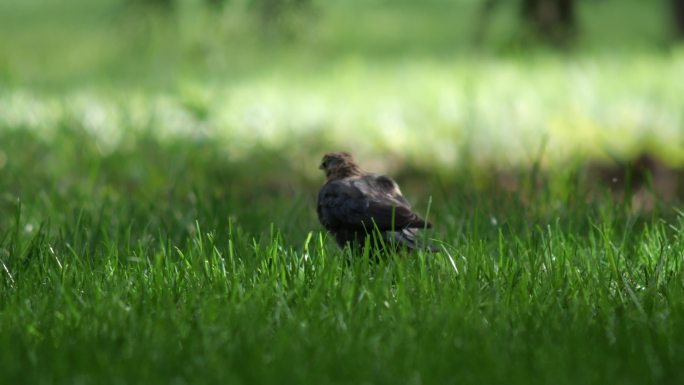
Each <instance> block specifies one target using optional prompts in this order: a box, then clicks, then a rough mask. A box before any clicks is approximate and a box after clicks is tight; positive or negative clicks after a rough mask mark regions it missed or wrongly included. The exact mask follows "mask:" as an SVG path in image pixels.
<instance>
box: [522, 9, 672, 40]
mask: <svg viewBox="0 0 684 385" xmlns="http://www.w3.org/2000/svg"><path fill="white" fill-rule="evenodd" d="M672 1H676V2H681V1H680V0H672ZM522 16H523V18H524V19H525V21H526V22H527V23H528V24H529V25H530V26H531V27H532V28H533V30H534V32H535V33H537V34H538V35H539V36H540V37H542V38H544V39H547V40H550V41H552V42H554V43H564V42H566V41H567V40H569V39H570V38H571V37H572V34H573V33H574V31H575V28H576V18H575V1H574V0H522Z"/></svg>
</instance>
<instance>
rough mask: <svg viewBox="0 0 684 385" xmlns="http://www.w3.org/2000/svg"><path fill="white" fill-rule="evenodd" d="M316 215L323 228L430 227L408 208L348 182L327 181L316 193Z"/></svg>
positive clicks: (382, 228)
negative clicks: (317, 193) (366, 191)
mask: <svg viewBox="0 0 684 385" xmlns="http://www.w3.org/2000/svg"><path fill="white" fill-rule="evenodd" d="M318 215H319V218H320V220H321V222H322V223H323V224H324V225H325V226H326V227H331V228H336V227H344V226H348V227H355V228H365V229H366V230H367V231H370V230H372V229H373V228H375V227H377V228H378V229H379V230H382V231H386V230H392V229H402V228H408V227H418V228H419V227H425V226H427V227H430V224H429V223H426V222H425V221H424V220H423V219H421V218H420V217H419V216H418V215H417V214H416V213H414V212H413V211H411V209H410V207H406V206H404V205H401V203H400V202H397V201H396V200H392V199H387V198H383V197H382V196H381V195H375V194H368V193H365V192H363V191H361V190H360V189H359V188H357V187H356V186H354V185H353V184H351V183H345V182H344V181H336V182H331V183H328V184H327V185H326V186H324V187H323V189H321V192H320V193H319V195H318Z"/></svg>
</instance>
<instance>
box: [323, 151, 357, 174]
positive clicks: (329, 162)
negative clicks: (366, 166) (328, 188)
mask: <svg viewBox="0 0 684 385" xmlns="http://www.w3.org/2000/svg"><path fill="white" fill-rule="evenodd" d="M318 168H319V169H321V170H323V171H324V172H325V176H326V178H327V179H328V180H333V179H339V178H346V177H349V176H354V175H361V174H362V173H363V172H362V171H361V168H360V167H359V166H358V165H357V164H356V162H354V158H352V156H351V154H349V153H348V152H330V153H327V154H325V155H324V156H323V160H321V165H320V166H319V167H318Z"/></svg>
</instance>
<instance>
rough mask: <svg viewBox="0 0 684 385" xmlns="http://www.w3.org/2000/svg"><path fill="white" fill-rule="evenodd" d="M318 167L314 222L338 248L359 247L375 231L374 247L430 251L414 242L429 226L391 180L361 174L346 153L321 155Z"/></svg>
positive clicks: (366, 173)
mask: <svg viewBox="0 0 684 385" xmlns="http://www.w3.org/2000/svg"><path fill="white" fill-rule="evenodd" d="M319 168H320V169H322V170H323V171H324V172H325V176H326V178H327V180H326V183H325V185H323V187H322V188H321V191H320V192H319V193H318V205H317V211H318V219H319V221H320V222H321V224H322V225H323V227H325V229H326V230H328V231H329V232H330V233H332V234H333V235H334V236H335V241H337V244H338V245H339V246H340V247H344V246H345V245H346V244H348V243H349V244H352V245H355V246H356V247H363V246H364V244H365V242H366V237H368V236H369V234H372V233H373V232H374V230H375V229H377V230H378V231H379V232H380V234H381V236H382V243H381V244H380V245H378V246H381V245H382V244H383V243H384V244H385V245H395V246H400V247H405V248H408V249H409V250H413V249H419V248H425V249H428V250H434V249H433V248H432V247H431V246H426V245H423V244H421V243H420V242H419V241H418V239H416V235H417V232H418V229H421V228H430V227H432V224H430V223H429V222H427V221H425V220H424V219H422V218H421V217H419V216H418V214H416V213H414V212H413V211H412V210H411V205H410V204H409V202H408V201H407V200H406V198H404V196H403V195H401V190H399V186H398V185H397V183H396V182H394V181H393V180H392V179H390V178H389V177H387V176H384V175H375V174H371V173H368V172H365V171H363V170H362V169H361V168H360V167H359V165H357V164H356V163H355V162H354V159H353V158H352V156H351V155H350V154H348V153H346V152H333V153H329V154H325V156H323V161H322V162H321V165H320V167H319ZM371 240H372V239H371Z"/></svg>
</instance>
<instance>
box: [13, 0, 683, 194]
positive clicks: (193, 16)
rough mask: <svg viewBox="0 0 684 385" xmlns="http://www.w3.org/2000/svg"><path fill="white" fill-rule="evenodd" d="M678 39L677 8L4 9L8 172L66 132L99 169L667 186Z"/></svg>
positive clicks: (154, 5)
mask: <svg viewBox="0 0 684 385" xmlns="http://www.w3.org/2000/svg"><path fill="white" fill-rule="evenodd" d="M683 39H684V1H682V0H657V1H641V0H506V1H503V0H422V1H408V0H392V1H389V0H336V1H322V0H22V1H15V0H0V131H4V132H5V134H4V136H3V137H4V138H5V144H4V148H3V144H2V143H0V169H1V168H2V167H4V166H5V165H9V164H10V163H11V162H10V160H12V159H13V158H14V159H17V158H21V157H22V156H26V157H28V156H29V155H26V153H24V154H16V155H12V154H11V152H12V151H13V150H11V149H8V148H9V147H12V146H14V147H16V146H29V144H31V145H33V143H36V142H40V143H42V146H44V147H40V148H43V149H52V150H53V151H56V150H55V149H59V148H60V146H61V145H60V144H59V143H61V142H65V143H67V142H68V141H67V140H66V139H64V138H69V137H73V138H77V139H75V140H77V142H78V144H71V145H68V146H67V145H64V146H62V147H64V148H66V147H69V146H71V147H75V148H78V149H80V151H85V150H84V149H89V150H88V151H92V153H93V154H100V155H101V156H103V157H106V156H109V155H111V154H129V155H130V154H139V153H140V151H143V150H145V148H148V149H149V148H153V147H154V146H167V144H168V143H181V144H179V146H180V147H183V145H182V144H183V143H185V144H188V143H194V144H196V143H201V144H202V146H210V147H211V148H212V151H215V153H216V154H217V157H218V158H220V159H223V161H225V162H249V163H253V162H255V160H254V158H255V154H261V155H259V156H260V157H259V159H260V160H258V161H256V162H260V163H259V166H255V167H257V168H254V169H253V171H254V172H257V171H258V172H261V173H267V170H272V169H275V171H274V172H273V173H274V174H278V169H279V168H280V169H284V168H287V169H288V170H289V171H288V172H294V173H297V174H298V175H301V176H302V177H303V178H304V179H305V180H313V179H314V178H318V181H319V182H320V176H319V175H318V170H317V169H316V165H317V162H318V160H319V159H320V157H321V155H322V153H324V152H326V151H331V150H348V151H353V152H354V153H355V154H356V155H357V157H359V158H361V159H363V161H364V163H365V164H367V165H368V167H369V168H374V169H379V170H382V171H385V172H397V173H398V172H404V171H406V170H409V171H406V173H407V174H411V172H412V170H418V171H420V170H430V172H437V173H441V174H443V175H446V176H448V175H453V174H454V173H456V172H463V170H471V171H470V172H471V174H472V175H474V178H475V179H478V178H485V177H486V176H488V175H494V172H491V173H483V172H479V171H477V170H497V171H496V172H497V173H498V174H497V178H499V179H500V180H501V179H502V178H503V179H504V181H503V182H501V184H502V185H504V186H506V185H510V184H513V185H515V181H509V182H507V181H506V174H505V173H506V171H501V170H527V171H529V170H549V171H550V172H555V170H564V169H567V168H568V167H570V168H573V167H575V166H577V165H578V164H579V165H584V166H583V167H587V166H586V165H587V164H589V166H588V167H589V168H588V171H586V172H587V173H589V174H591V175H598V176H599V177H600V178H604V177H605V178H608V179H609V180H612V179H613V177H614V176H613V174H614V173H615V172H617V171H615V170H613V169H611V167H612V166H611V165H613V164H616V165H624V164H628V163H630V162H632V163H634V164H636V165H637V166H638V167H642V168H644V167H645V168H647V169H648V170H650V171H651V173H653V171H654V170H656V171H657V170H660V171H662V173H663V175H665V176H666V178H665V179H672V178H673V177H674V176H676V175H678V174H676V173H675V172H676V170H678V168H679V166H680V165H682V164H683V162H684V146H683V144H684V81H683V80H682V78H683V75H684V45H682V44H681V42H682V40H683ZM18 131H21V132H22V134H21V135H23V136H22V137H21V138H19V137H18V136H17V134H16V132H18ZM9 132H13V133H14V134H12V136H11V137H10V136H9V135H10V134H8V133H9ZM11 138H14V139H12V140H13V142H12V141H11V140H10V139H11ZM17 138H19V139H17ZM10 143H13V144H10ZM68 143H70V142H68ZM141 143H144V144H141ZM165 143H166V144H165ZM145 146H147V147H145ZM71 147H69V148H71ZM169 148H174V150H168V149H169ZM202 148H205V147H202ZM164 149H166V150H165V151H171V152H173V151H180V150H178V149H176V148H175V147H168V146H167V147H164ZM36 151H37V152H38V153H41V154H42V153H44V151H43V150H40V151H38V150H36ZM70 151H71V150H69V151H67V150H65V151H62V152H61V154H62V155H60V156H56V157H55V159H53V160H52V162H51V165H52V166H51V167H57V166H55V164H60V160H61V159H66V160H65V161H63V163H64V164H65V167H68V164H69V163H70V162H73V161H74V156H72V155H64V154H70ZM126 151H128V152H126ZM28 153H30V151H29V152H28ZM10 155H12V156H10ZM34 155H35V154H34ZM262 155H263V156H262ZM122 156H123V155H122ZM127 156H128V155H127ZM30 163H31V162H30V160H29V159H28V158H27V159H26V160H25V163H22V162H21V161H18V162H15V164H16V165H17V166H15V170H17V172H20V171H21V167H20V166H21V165H24V166H22V167H27V166H26V165H27V164H30ZM593 164H596V166H595V167H594V166H593ZM637 166H635V167H637ZM459 170H460V171H459ZM473 170H475V171H473ZM501 174H503V176H501ZM276 184H277V183H276ZM668 188H669V189H670V190H671V191H669V190H668V191H669V194H670V195H673V194H675V190H677V189H678V188H679V187H676V186H674V187H673V186H669V187H668Z"/></svg>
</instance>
